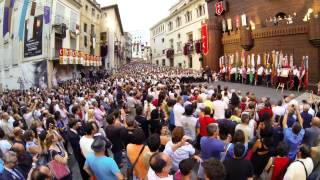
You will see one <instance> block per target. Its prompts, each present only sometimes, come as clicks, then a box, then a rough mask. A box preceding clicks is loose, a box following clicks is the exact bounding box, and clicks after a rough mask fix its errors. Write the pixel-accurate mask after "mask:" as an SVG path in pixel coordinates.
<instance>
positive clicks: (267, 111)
mask: <svg viewBox="0 0 320 180" xmlns="http://www.w3.org/2000/svg"><path fill="white" fill-rule="evenodd" d="M264 113H268V114H269V116H270V118H272V117H273V112H272V109H271V108H267V107H264V108H263V109H261V110H260V111H259V118H261V117H262V115H263V114H264Z"/></svg>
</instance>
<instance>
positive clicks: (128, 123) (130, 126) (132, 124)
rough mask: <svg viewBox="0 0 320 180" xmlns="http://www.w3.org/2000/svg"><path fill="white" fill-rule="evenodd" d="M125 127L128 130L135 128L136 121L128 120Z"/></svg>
mask: <svg viewBox="0 0 320 180" xmlns="http://www.w3.org/2000/svg"><path fill="white" fill-rule="evenodd" d="M125 125H126V127H128V128H134V127H135V125H136V123H135V120H134V119H133V118H126V120H125Z"/></svg>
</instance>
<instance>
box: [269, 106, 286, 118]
mask: <svg viewBox="0 0 320 180" xmlns="http://www.w3.org/2000/svg"><path fill="white" fill-rule="evenodd" d="M272 112H273V114H274V115H275V116H276V115H278V116H284V114H285V112H286V108H284V107H283V106H275V107H273V108H272Z"/></svg>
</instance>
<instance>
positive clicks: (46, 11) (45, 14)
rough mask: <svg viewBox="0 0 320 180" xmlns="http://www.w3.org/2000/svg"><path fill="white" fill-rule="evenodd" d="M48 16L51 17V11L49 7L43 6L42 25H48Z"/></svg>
mask: <svg viewBox="0 0 320 180" xmlns="http://www.w3.org/2000/svg"><path fill="white" fill-rule="evenodd" d="M50 16H51V11H50V7H49V6H44V7H43V17H44V23H45V24H49V23H50Z"/></svg>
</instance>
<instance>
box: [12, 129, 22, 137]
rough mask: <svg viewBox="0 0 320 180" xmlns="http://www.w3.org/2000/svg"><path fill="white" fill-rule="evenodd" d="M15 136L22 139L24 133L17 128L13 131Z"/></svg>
mask: <svg viewBox="0 0 320 180" xmlns="http://www.w3.org/2000/svg"><path fill="white" fill-rule="evenodd" d="M13 135H14V137H15V138H22V135H23V131H22V129H21V128H20V127H15V128H14V129H13Z"/></svg>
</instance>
